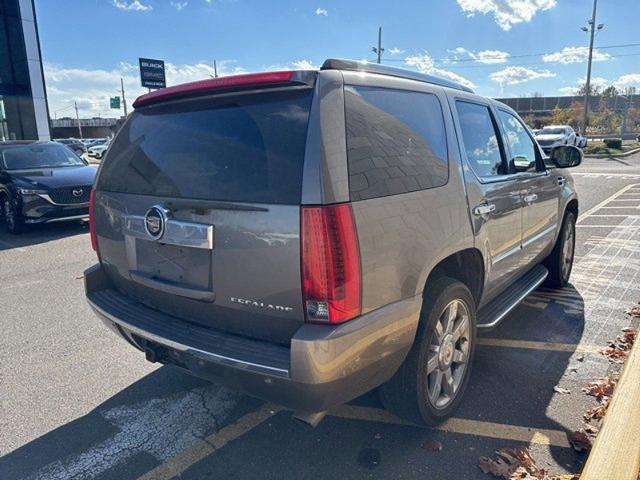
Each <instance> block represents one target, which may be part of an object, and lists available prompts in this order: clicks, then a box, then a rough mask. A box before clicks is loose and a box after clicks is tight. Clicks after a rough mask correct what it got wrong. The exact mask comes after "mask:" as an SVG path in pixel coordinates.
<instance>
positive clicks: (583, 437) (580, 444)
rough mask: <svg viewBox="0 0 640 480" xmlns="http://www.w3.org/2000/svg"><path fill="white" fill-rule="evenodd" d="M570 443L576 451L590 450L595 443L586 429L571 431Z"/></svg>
mask: <svg viewBox="0 0 640 480" xmlns="http://www.w3.org/2000/svg"><path fill="white" fill-rule="evenodd" d="M569 443H571V446H572V447H573V449H574V450H575V451H576V452H588V451H589V450H591V446H592V445H593V437H592V436H591V435H589V434H588V433H587V432H585V431H584V429H581V430H577V431H575V432H571V434H570V435H569Z"/></svg>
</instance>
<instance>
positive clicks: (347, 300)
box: [301, 204, 362, 323]
mask: <svg viewBox="0 0 640 480" xmlns="http://www.w3.org/2000/svg"><path fill="white" fill-rule="evenodd" d="M301 248H302V252H301V255H302V259H301V263H302V298H303V302H304V309H305V316H306V319H307V321H309V322H320V323H341V322H345V321H347V320H350V319H352V318H354V317H357V316H358V315H360V313H361V309H362V305H361V291H362V287H361V285H362V280H361V272H360V249H359V246H358V236H357V234H356V228H355V222H354V219H353V212H352V210H351V205H349V204H340V205H328V206H323V207H302V211H301Z"/></svg>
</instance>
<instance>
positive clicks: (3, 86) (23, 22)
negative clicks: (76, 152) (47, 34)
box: [0, 0, 50, 141]
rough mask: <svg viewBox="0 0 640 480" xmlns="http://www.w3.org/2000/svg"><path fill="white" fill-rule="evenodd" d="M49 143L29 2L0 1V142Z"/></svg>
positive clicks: (39, 54)
mask: <svg viewBox="0 0 640 480" xmlns="http://www.w3.org/2000/svg"><path fill="white" fill-rule="evenodd" d="M49 139H50V133H49V114H48V110H47V98H46V91H45V86H44V73H43V70H42V55H41V53H40V42H39V39H38V26H37V23H36V15H35V8H34V5H33V0H0V141H7V140H49Z"/></svg>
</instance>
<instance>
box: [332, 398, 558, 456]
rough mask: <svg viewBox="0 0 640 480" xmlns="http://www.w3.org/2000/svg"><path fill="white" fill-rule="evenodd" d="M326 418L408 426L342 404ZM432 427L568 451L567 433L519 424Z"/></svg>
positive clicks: (457, 422) (462, 422) (455, 421)
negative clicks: (333, 417) (561, 448)
mask: <svg viewBox="0 0 640 480" xmlns="http://www.w3.org/2000/svg"><path fill="white" fill-rule="evenodd" d="M329 415H331V416H335V417H340V418H346V419H350V420H364V421H369V422H380V423H388V424H392V425H411V424H410V423H408V422H405V421H404V420H401V419H400V418H398V417H396V416H395V415H393V414H392V413H389V412H387V411H386V410H382V409H379V408H371V407H359V406H355V405H343V406H341V407H338V408H337V409H336V410H332V411H331V412H329ZM433 428H434V429H435V430H441V431H445V432H451V433H460V434H464V435H475V436H479V437H489V438H499V439H503V440H514V441H517V442H525V443H536V444H538V445H551V446H555V447H563V448H570V446H569V441H568V440H567V434H566V432H563V431H561V430H548V429H544V428H529V427H522V426H519V425H508V424H503V423H494V422H482V421H479V420H468V419H466V418H450V419H449V420H447V421H445V422H444V423H441V424H440V425H437V426H435V427H433Z"/></svg>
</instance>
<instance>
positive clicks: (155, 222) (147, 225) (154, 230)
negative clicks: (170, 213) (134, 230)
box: [144, 206, 167, 240]
mask: <svg viewBox="0 0 640 480" xmlns="http://www.w3.org/2000/svg"><path fill="white" fill-rule="evenodd" d="M166 223H167V211H166V210H165V209H164V208H162V207H159V206H155V207H151V208H150V209H149V210H147V213H145V215H144V229H145V230H146V231H147V234H148V235H149V236H150V237H151V238H152V239H154V240H159V239H160V238H161V237H162V235H163V234H164V228H165V224H166Z"/></svg>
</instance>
